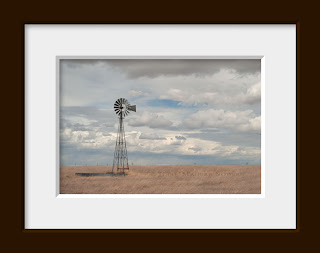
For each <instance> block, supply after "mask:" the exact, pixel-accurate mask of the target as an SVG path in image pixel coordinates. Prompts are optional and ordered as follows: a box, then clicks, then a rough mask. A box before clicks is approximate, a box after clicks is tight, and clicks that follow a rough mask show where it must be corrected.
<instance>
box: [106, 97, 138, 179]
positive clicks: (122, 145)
mask: <svg viewBox="0 0 320 253" xmlns="http://www.w3.org/2000/svg"><path fill="white" fill-rule="evenodd" d="M114 110H115V112H116V114H117V115H118V116H119V127H118V134H117V140H116V147H115V149H114V158H113V166H112V173H113V172H114V170H115V169H117V173H125V170H129V163H128V154H127V144H126V135H125V132H124V125H123V120H124V118H125V117H126V116H127V115H128V114H129V113H130V111H133V112H135V111H136V106H135V105H130V104H129V102H128V100H127V99H125V98H119V99H118V100H117V101H116V102H115V103H114Z"/></svg>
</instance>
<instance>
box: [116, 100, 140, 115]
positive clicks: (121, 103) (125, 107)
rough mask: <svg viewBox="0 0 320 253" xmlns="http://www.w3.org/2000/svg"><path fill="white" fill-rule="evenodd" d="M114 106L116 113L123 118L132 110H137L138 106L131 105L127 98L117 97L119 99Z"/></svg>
mask: <svg viewBox="0 0 320 253" xmlns="http://www.w3.org/2000/svg"><path fill="white" fill-rule="evenodd" d="M113 108H114V111H115V112H116V114H117V115H118V116H120V117H123V118H124V117H125V116H127V115H128V114H129V113H130V111H133V112H135V111H136V106H135V105H130V103H129V101H128V100H127V99H125V98H119V99H117V101H116V102H115V103H114V107H113Z"/></svg>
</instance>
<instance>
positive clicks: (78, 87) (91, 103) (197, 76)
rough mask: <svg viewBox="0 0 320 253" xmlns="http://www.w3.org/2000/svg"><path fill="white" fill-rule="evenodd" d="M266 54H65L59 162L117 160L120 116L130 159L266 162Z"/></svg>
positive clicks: (140, 161) (136, 161) (144, 161)
mask: <svg viewBox="0 0 320 253" xmlns="http://www.w3.org/2000/svg"><path fill="white" fill-rule="evenodd" d="M260 69H261V66H260V60H212V59H192V60H190V59H188V60H187V59H183V60H173V59H171V60H168V59H158V60H141V59H140V60H136V59H132V60H131V59H130V60H122V59H117V60H91V59H90V60H88V59H87V60H80V59H79V60H69V59H68V60H67V59H65V60H60V163H61V165H74V164H77V165H85V164H87V165H96V164H103V165H106V164H108V165H112V161H113V152H114V147H115V142H116V134H117V127H118V118H117V115H116V114H115V112H114V110H113V104H114V102H115V101H116V100H117V99H118V98H121V97H124V98H127V99H128V100H129V102H130V103H131V104H132V105H136V106H137V112H136V113H134V112H132V113H130V115H129V116H127V117H126V118H125V131H126V140H127V149H128V156H129V164H130V165H131V164H246V163H248V164H260V163H261V158H260V157H261V80H260V79H261V71H260Z"/></svg>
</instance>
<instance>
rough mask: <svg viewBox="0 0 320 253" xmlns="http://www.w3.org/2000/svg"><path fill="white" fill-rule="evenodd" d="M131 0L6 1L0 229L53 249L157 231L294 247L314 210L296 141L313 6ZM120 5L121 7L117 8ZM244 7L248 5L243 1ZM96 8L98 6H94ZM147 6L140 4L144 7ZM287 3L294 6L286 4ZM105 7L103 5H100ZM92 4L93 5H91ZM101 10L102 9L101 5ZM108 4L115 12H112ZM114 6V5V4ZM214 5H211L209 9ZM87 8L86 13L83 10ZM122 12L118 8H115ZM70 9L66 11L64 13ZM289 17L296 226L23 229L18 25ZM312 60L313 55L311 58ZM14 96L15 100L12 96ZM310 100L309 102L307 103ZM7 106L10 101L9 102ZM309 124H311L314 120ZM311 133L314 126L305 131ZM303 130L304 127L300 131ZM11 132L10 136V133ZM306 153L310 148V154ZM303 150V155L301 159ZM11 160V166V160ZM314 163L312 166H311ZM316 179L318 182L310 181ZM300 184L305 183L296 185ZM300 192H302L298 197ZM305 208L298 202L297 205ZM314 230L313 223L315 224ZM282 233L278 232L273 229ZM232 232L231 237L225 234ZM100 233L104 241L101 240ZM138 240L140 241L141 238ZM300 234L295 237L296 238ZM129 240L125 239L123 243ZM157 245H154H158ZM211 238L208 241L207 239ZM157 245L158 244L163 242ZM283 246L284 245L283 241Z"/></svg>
mask: <svg viewBox="0 0 320 253" xmlns="http://www.w3.org/2000/svg"><path fill="white" fill-rule="evenodd" d="M135 4H136V3H128V4H127V5H126V8H125V9H124V10H123V3H115V2H114V3H104V5H105V6H104V8H93V5H92V6H90V7H89V8H88V7H87V6H82V9H81V11H79V12H75V10H74V5H73V4H72V3H68V4H66V3H64V4H56V5H55V6H52V7H50V8H43V9H42V10H38V9H37V7H38V4H37V3H35V2H34V3H30V2H28V3H24V4H22V6H20V7H19V9H20V11H16V6H13V5H14V4H10V6H8V9H9V10H10V11H9V12H7V13H9V14H10V15H8V14H7V15H8V17H5V18H6V19H5V20H6V24H7V25H5V29H4V32H3V33H4V34H5V35H6V36H5V39H4V41H5V46H4V47H3V48H4V53H5V59H6V60H7V63H6V66H5V68H6V70H8V71H6V72H5V73H6V76H5V79H6V81H5V83H6V89H7V88H9V89H8V91H9V92H8V93H7V92H6V94H8V95H9V96H7V95H3V97H4V101H5V102H6V104H9V105H10V109H9V110H8V109H6V107H3V108H4V110H5V117H6V119H7V122H9V124H8V126H9V127H8V129H9V132H10V133H12V136H11V137H12V138H11V139H9V138H8V137H9V136H8V137H7V138H8V141H5V142H6V143H7V144H8V145H7V147H6V150H8V151H9V152H8V153H9V156H8V157H7V158H6V164H5V166H3V169H4V170H5V171H6V173H7V174H8V178H9V179H10V180H4V186H5V189H7V191H8V193H9V194H7V193H5V200H4V201H3V203H5V205H7V206H8V208H7V213H6V214H5V216H4V217H5V219H4V220H5V228H4V231H5V232H6V234H7V236H8V238H10V240H6V241H8V242H9V241H11V242H14V244H16V245H19V244H20V245H23V247H25V249H26V248H28V247H32V246H33V245H34V244H36V243H38V241H39V239H40V240H41V245H42V246H44V245H45V244H49V243H50V245H51V244H52V243H53V241H56V242H57V241H59V243H57V244H55V245H53V247H52V248H53V249H57V250H58V249H59V247H58V244H60V243H62V242H63V243H68V244H69V243H71V244H72V243H74V244H75V243H76V242H78V245H76V246H75V247H80V248H81V247H82V248H85V249H88V250H93V249H95V248H97V247H101V246H103V242H105V241H104V240H106V241H108V242H110V243H115V244H116V243H118V242H120V241H121V240H122V239H124V238H125V240H130V241H131V242H134V243H142V242H143V241H148V242H149V243H152V242H154V241H155V240H159V236H160V238H161V239H162V240H166V242H172V241H173V240H175V241H178V242H180V243H182V242H184V245H185V246H187V245H188V244H189V243H190V239H191V238H192V240H196V241H198V242H199V243H203V244H201V245H198V246H196V248H195V249H198V250H199V249H200V248H202V247H203V246H204V245H208V244H206V243H205V242H204V241H207V242H208V243H209V238H210V240H211V239H212V240H214V239H215V238H217V239H219V241H223V242H224V243H226V244H229V245H230V242H231V241H233V242H234V243H233V244H234V245H233V247H237V245H239V244H238V243H241V244H245V243H246V242H248V241H254V244H259V243H260V247H261V243H263V245H264V246H263V247H265V248H269V249H271V248H273V247H272V245H270V244H269V242H267V241H268V240H269V239H271V238H272V239H273V240H277V241H279V242H282V243H287V245H286V247H289V245H290V247H294V245H296V244H300V243H301V242H302V240H306V237H307V236H308V235H310V233H312V225H313V224H312V220H313V218H314V217H313V215H312V214H314V212H315V210H314V209H311V203H312V202H311V198H312V193H313V189H312V185H313V183H315V180H316V177H315V176H312V175H310V174H309V175H308V172H306V171H304V172H302V171H301V161H304V163H305V168H308V167H309V168H311V167H312V166H311V165H310V164H307V162H308V163H311V161H312V159H310V160H309V161H308V160H307V159H306V153H307V151H306V149H307V146H306V141H305V140H306V139H307V137H304V141H303V143H302V141H301V140H302V139H301V123H300V122H304V120H305V119H306V116H303V115H301V108H302V105H301V101H302V97H301V96H302V94H303V96H304V97H305V98H306V97H307V96H308V99H303V101H305V105H308V104H310V103H311V101H317V100H313V99H312V98H313V97H312V96H314V97H315V93H313V94H312V91H310V89H309V92H308V91H307V89H306V88H304V89H303V92H302V93H301V90H302V87H301V83H302V80H303V83H304V84H305V85H307V84H308V83H314V80H311V78H313V77H312V75H311V74H310V73H312V72H311V71H312V70H313V68H315V67H314V66H315V65H314V66H313V67H312V66H310V65H311V64H310V63H311V62H312V59H311V58H312V56H313V54H312V53H311V50H312V48H314V47H313V46H312V45H314V44H315V41H314V40H313V39H312V37H311V36H312V34H313V33H312V32H313V31H316V29H315V28H314V27H313V26H314V25H315V24H316V21H315V17H316V15H315V14H314V13H313V12H314V11H315V10H312V7H307V6H306V5H307V4H304V3H302V4H301V5H302V6H294V7H293V8H292V9H291V10H290V11H289V9H288V8H287V7H288V5H287V4H286V3H279V2H276V4H274V5H269V6H260V7H259V8H256V9H255V10H254V9H252V6H251V5H250V4H242V3H234V6H235V8H234V9H233V11H230V12H229V11H228V12H227V11H226V12H224V11H218V10H226V9H227V8H228V6H229V5H230V3H229V2H226V3H220V4H217V5H215V4H213V3H211V5H212V6H210V5H208V6H206V5H203V6H200V5H197V6H189V7H186V8H182V9H181V5H179V4H178V3H177V4H173V3H171V4H170V5H168V6H165V5H164V4H163V3H162V4H161V6H158V7H157V8H155V9H157V10H156V11H155V10H154V9H153V10H152V11H150V12H148V11H147V10H146V9H144V8H139V6H138V5H137V6H134V5H135ZM120 5H121V6H122V8H121V9H118V8H119V7H120ZM248 6H250V8H248ZM95 7H97V6H96V5H95ZM145 7H146V6H145ZM290 7H292V5H290ZM106 8H107V9H106ZM93 9H94V10H93ZM106 10H107V11H106ZM112 10H114V11H112ZM115 10H117V11H115ZM212 10H216V11H215V12H214V13H212ZM88 13H91V14H90V15H87V14H88ZM120 13H121V14H120ZM70 14H71V15H70ZM163 23H165V24H295V25H296V31H297V33H296V34H297V37H296V42H297V62H296V63H297V64H296V66H297V69H296V70H297V72H296V73H297V79H296V81H297V87H296V90H297V97H296V105H297V106H296V113H297V114H296V117H297V122H296V129H297V136H296V138H297V139H296V140H297V144H296V145H297V149H296V157H297V158H296V159H297V160H296V168H297V171H296V172H297V174H296V175H297V181H296V183H297V188H296V189H297V192H296V196H297V199H296V203H297V204H296V205H297V206H296V207H297V209H296V211H297V216H296V217H297V220H296V224H297V228H296V229H295V230H273V229H271V230H25V228H24V203H25V202H24V201H25V198H24V158H25V152H26V150H25V149H24V139H25V134H24V119H25V114H24V102H25V100H24V96H25V94H24V73H25V72H24V70H25V66H24V55H25V51H24V25H25V24H163ZM313 60H315V59H313ZM12 97H14V99H13V100H12ZM306 100H308V101H309V102H306ZM11 105H13V106H11ZM313 128H314V127H313ZM308 132H309V134H311V133H312V127H311V128H310V129H309V130H308ZM305 136H306V134H305ZM12 139H13V140H12ZM302 145H304V149H305V151H304V152H305V153H304V155H303V154H302V150H303V149H302ZM308 155H309V157H310V153H309V154H308ZM302 157H304V159H302ZM12 162H13V164H14V166H12ZM313 167H314V166H313ZM315 185H316V184H315ZM302 186H303V188H302ZM302 195H303V196H304V197H303V198H302ZM302 207H303V208H302ZM313 229H316V228H313ZM279 233H281V235H279ZM235 234H236V236H232V239H230V236H231V235H235ZM82 239H86V240H87V241H89V243H88V244H91V245H92V244H93V243H96V244H95V245H94V246H92V247H91V248H89V247H88V246H85V247H83V246H81V244H82ZM102 239H103V240H102ZM139 239H140V240H139ZM297 239H298V240H297ZM128 244H130V243H129V242H128ZM157 245H158V244H157ZM209 245H210V243H209ZM159 248H163V245H162V243H160V244H159ZM286 249H287V250H288V248H286Z"/></svg>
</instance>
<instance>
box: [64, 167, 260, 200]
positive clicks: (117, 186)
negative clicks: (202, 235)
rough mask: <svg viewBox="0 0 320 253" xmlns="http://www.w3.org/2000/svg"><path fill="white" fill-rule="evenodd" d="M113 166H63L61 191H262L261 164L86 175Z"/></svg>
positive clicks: (134, 169) (151, 192)
mask: <svg viewBox="0 0 320 253" xmlns="http://www.w3.org/2000/svg"><path fill="white" fill-rule="evenodd" d="M111 170H112V168H111V167H110V166H62V167H60V193H61V194H260V193H261V166H260V165H150V166H147V165H144V166H138V165H135V166H130V170H129V171H128V172H127V175H125V176H117V177H111V176H93V177H82V176H79V175H76V173H106V172H111Z"/></svg>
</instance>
